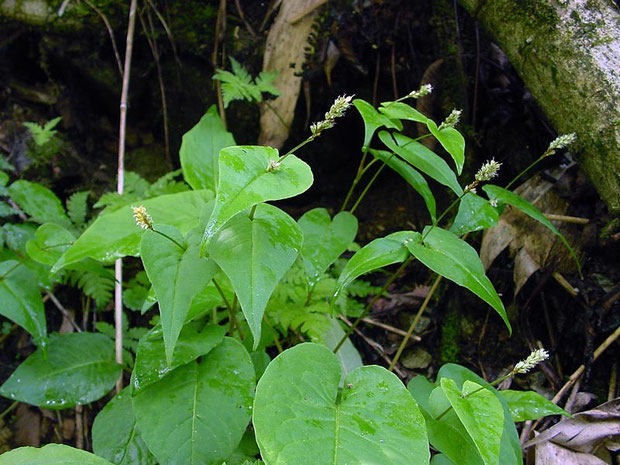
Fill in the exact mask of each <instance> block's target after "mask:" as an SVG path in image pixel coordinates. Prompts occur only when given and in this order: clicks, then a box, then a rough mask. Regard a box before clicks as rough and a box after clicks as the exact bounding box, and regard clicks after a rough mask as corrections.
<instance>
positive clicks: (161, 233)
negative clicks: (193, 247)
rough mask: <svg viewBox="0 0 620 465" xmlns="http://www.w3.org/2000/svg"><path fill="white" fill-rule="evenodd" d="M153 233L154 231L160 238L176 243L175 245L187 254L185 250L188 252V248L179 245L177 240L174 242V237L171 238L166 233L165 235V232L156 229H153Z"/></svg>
mask: <svg viewBox="0 0 620 465" xmlns="http://www.w3.org/2000/svg"><path fill="white" fill-rule="evenodd" d="M151 231H153V232H154V233H157V234H159V235H160V236H163V237H165V238H166V239H168V240H169V241H172V242H174V244H175V245H177V246H178V247H179V249H181V250H182V251H184V252H185V250H187V248H186V247H183V246H182V245H181V244H179V243H178V242H177V241H175V240H174V239H173V238H172V237H170V236H169V235H168V234H166V233H164V232H161V231H158V230H157V229H155V228H153V229H151Z"/></svg>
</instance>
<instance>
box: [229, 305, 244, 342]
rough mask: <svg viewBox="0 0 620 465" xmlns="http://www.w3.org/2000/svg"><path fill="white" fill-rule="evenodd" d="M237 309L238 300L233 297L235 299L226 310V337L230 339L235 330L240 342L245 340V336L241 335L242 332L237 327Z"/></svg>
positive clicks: (239, 327)
mask: <svg viewBox="0 0 620 465" xmlns="http://www.w3.org/2000/svg"><path fill="white" fill-rule="evenodd" d="M238 309H239V299H238V298H237V296H236V295H235V298H234V300H233V304H232V306H230V307H229V308H228V315H229V318H228V335H229V336H230V337H232V335H233V334H234V332H235V329H237V333H239V337H240V338H241V340H242V341H243V340H245V334H244V333H243V330H242V329H241V326H240V325H239V322H238V321H237V316H236V315H237V310H238Z"/></svg>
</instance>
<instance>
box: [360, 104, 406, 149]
mask: <svg viewBox="0 0 620 465" xmlns="http://www.w3.org/2000/svg"><path fill="white" fill-rule="evenodd" d="M353 105H355V108H357V111H359V112H360V115H362V119H363V120H364V144H363V145H362V147H363V148H364V149H365V148H366V147H368V145H369V144H370V141H371V140H372V136H373V134H374V133H375V131H376V130H377V129H379V128H382V127H386V128H388V129H398V130H399V131H400V130H402V129H403V125H402V123H401V122H400V121H399V120H398V119H392V118H390V117H388V116H385V115H382V114H381V113H379V112H378V111H377V110H375V108H374V107H373V106H372V105H371V104H370V103H368V102H366V101H364V100H360V99H355V100H353Z"/></svg>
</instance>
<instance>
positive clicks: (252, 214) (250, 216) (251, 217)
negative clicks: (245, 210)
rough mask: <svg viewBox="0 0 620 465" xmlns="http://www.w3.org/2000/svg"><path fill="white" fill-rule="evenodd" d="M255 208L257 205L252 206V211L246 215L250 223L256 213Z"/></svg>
mask: <svg viewBox="0 0 620 465" xmlns="http://www.w3.org/2000/svg"><path fill="white" fill-rule="evenodd" d="M256 207H258V204H256V205H254V206H253V207H252V209H251V210H250V214H249V215H248V217H249V218H250V221H251V220H253V219H254V214H255V213H256Z"/></svg>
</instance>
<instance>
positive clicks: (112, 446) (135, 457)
mask: <svg viewBox="0 0 620 465" xmlns="http://www.w3.org/2000/svg"><path fill="white" fill-rule="evenodd" d="M92 433H93V452H95V454H97V455H98V456H100V457H103V458H105V459H107V460H109V461H110V462H112V463H114V464H115V465H154V464H155V463H156V461H155V457H153V454H151V452H150V451H149V449H148V447H146V444H145V443H144V440H143V439H142V435H141V434H140V430H139V429H138V426H137V425H136V416H135V415H134V413H133V407H132V405H131V388H130V387H126V388H125V389H123V390H122V391H121V392H119V393H118V394H117V395H116V396H115V397H114V398H113V399H112V400H111V401H110V402H108V403H107V404H106V406H105V407H104V408H103V410H101V411H100V412H99V414H98V415H97V417H96V418H95V421H94V423H93V428H92Z"/></svg>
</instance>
